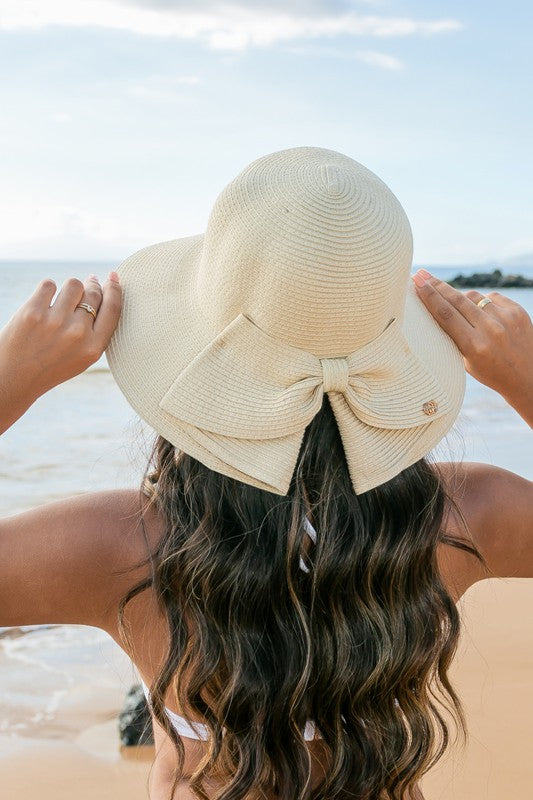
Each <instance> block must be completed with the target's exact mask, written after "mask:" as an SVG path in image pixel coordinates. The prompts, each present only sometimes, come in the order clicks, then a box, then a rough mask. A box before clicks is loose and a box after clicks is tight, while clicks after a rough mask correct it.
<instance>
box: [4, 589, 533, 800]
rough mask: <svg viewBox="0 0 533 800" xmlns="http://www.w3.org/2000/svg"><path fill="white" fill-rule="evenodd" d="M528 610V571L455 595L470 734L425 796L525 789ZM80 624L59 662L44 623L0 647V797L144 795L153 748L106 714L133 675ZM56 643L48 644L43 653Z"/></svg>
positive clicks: (449, 799)
mask: <svg viewBox="0 0 533 800" xmlns="http://www.w3.org/2000/svg"><path fill="white" fill-rule="evenodd" d="M532 608H533V580H510V579H503V580H490V581H484V582H482V583H479V584H476V585H475V586H473V587H472V588H471V589H470V590H469V592H468V593H467V594H466V595H465V597H464V598H463V600H462V601H461V604H460V610H461V615H462V618H463V624H464V628H463V634H462V637H461V644H460V648H459V651H458V654H457V657H456V659H455V662H454V665H453V668H452V674H451V678H452V681H453V682H454V685H455V687H456V689H457V691H458V692H459V695H460V697H461V699H462V700H463V703H464V706H465V710H466V714H467V719H468V723H469V728H470V741H469V744H468V747H467V749H466V751H465V752H464V753H462V754H461V753H460V752H459V751H457V750H455V751H453V752H450V754H449V755H448V756H446V757H445V758H444V759H443V761H441V762H440V763H439V765H437V767H435V768H434V769H433V770H432V772H431V773H429V774H428V775H427V776H426V778H425V779H424V780H423V781H422V788H423V791H424V795H425V798H426V800H507V798H509V799H510V798H512V799H513V800H515V798H516V800H525V798H528V797H531V775H530V772H531V766H530V763H531V752H533V726H532V723H531V713H532V709H533V621H532V620H533V615H532ZM78 630H79V629H78ZM91 631H92V629H86V630H85V632H84V633H83V636H84V637H85V639H84V641H83V642H82V645H80V646H79V647H78V650H77V651H76V654H75V658H74V657H72V658H71V662H72V663H70V665H67V666H66V667H65V666H64V665H62V664H61V665H59V661H60V659H58V660H56V661H53V660H52V661H50V660H46V658H44V657H43V656H42V647H43V645H42V642H43V641H44V637H45V636H48V637H49V638H50V639H53V637H54V635H55V634H54V631H49V632H48V631H47V632H41V633H39V634H38V635H39V636H41V639H42V641H41V645H40V648H41V649H40V651H39V653H40V655H39V659H36V658H32V657H30V656H28V652H29V651H26V650H24V648H23V647H19V648H18V649H17V647H14V649H13V648H12V652H9V653H8V654H6V652H5V651H1V650H0V681H1V683H0V686H1V687H2V695H3V697H4V698H6V697H8V698H9V701H8V707H7V712H6V713H7V717H6V716H4V714H2V717H0V719H2V718H3V723H4V724H3V725H2V727H1V728H0V771H1V776H2V792H1V796H2V798H4V797H5V798H6V800H11V798H16V799H17V800H30V798H31V800H33V798H35V797H39V798H40V800H66V798H69V800H70V798H72V797H76V799H77V800H89V798H91V800H95V798H98V800H108V798H109V800H111V798H112V799H113V800H143V799H144V800H146V798H147V797H148V791H147V781H148V773H149V769H150V763H151V757H152V755H153V750H152V748H149V747H145V748H125V749H121V748H120V743H119V738H118V731H117V722H116V717H117V714H118V711H119V710H120V708H121V706H122V703H123V699H124V695H125V692H126V691H127V689H128V687H129V685H130V684H131V682H133V680H134V677H135V676H134V673H133V672H132V670H131V667H130V666H129V663H128V661H127V659H126V657H125V656H124V655H123V654H122V652H121V651H120V650H119V649H118V648H117V647H116V645H114V644H113V643H112V642H111V641H110V640H106V639H105V638H102V637H103V634H102V635H100V634H98V633H97V634H94V635H93V638H92V639H91V638H90V633H91ZM67 633H68V636H67V639H66V641H65V642H63V641H62V640H59V641H60V649H61V647H62V646H63V647H64V648H65V652H67V648H69V649H68V652H72V647H73V645H72V642H74V641H76V639H75V637H76V635H77V634H76V629H70V631H68V630H67ZM31 635H32V636H33V634H31ZM69 637H70V638H69ZM21 638H23V637H21ZM57 647H58V645H57V641H56V642H54V651H57ZM8 650H9V648H8ZM14 656H15V659H14ZM98 659H100V660H98ZM37 661H39V663H35V662H37ZM15 666H18V667H19V669H18V670H17V671H16V672H14V667H15ZM67 672H68V675H69V676H70V677H69V680H68V681H65V677H64V676H65V674H66V673H67ZM30 675H33V687H32V694H31V698H30V699H31V702H28V699H27V695H24V692H27V689H28V679H29V676H30ZM54 681H55V683H54ZM17 685H18V690H19V692H20V698H18V695H17V691H16V687H17ZM54 685H55V690H54V689H53V687H54ZM54 691H55V692H56V696H57V699H56V701H55V702H53V703H51V702H50V697H51V696H52V697H53V696H54V695H53V692H54ZM6 692H7V693H6ZM41 695H42V696H41ZM17 698H18V699H17ZM39 709H41V711H39ZM43 709H44V710H43ZM46 709H48V710H46ZM36 710H37V711H36ZM6 719H7V720H8V724H7V725H6V724H5V721H6ZM17 725H18V726H19V727H18V728H17Z"/></svg>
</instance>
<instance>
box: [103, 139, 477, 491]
mask: <svg viewBox="0 0 533 800" xmlns="http://www.w3.org/2000/svg"><path fill="white" fill-rule="evenodd" d="M411 260H412V235H411V228H410V225H409V221H408V219H407V216H406V214H405V212H404V210H403V208H402V206H401V205H400V203H399V201H398V200H397V198H396V197H395V195H394V194H393V193H392V192H391V190H390V189H389V188H388V187H387V186H386V185H385V184H384V183H383V181H381V180H380V179H379V178H378V177H377V176H376V175H375V174H374V173H373V172H371V171H370V170H368V169H367V168H366V167H364V166H363V165H362V164H359V163H358V162H356V161H354V160H353V159H351V158H349V157H347V156H345V155H342V154H341V153H337V152H334V151H331V150H325V149H321V148H313V147H302V148H294V149H290V150H283V151H280V152H277V153H273V154H271V155H268V156H265V157H263V158H260V159H258V160H257V161H254V162H253V163H252V164H250V165H249V166H248V167H246V168H245V169H244V170H243V171H242V172H241V173H240V174H239V175H238V176H237V177H236V178H235V179H234V180H233V181H232V182H231V183H230V184H229V185H228V186H227V187H226V188H225V189H224V190H223V191H222V193H221V194H220V195H219V197H218V198H217V200H216V202H215V205H214V207H213V210H212V212H211V215H210V218H209V222H208V226H207V230H206V232H205V234H202V235H199V236H192V237H186V238H183V239H176V240H172V241H168V242H162V243H159V244H155V245H152V246H150V247H147V248H145V249H143V250H140V251H139V252H137V253H135V254H134V255H132V256H130V257H129V258H128V259H126V260H125V261H124V262H123V263H122V264H121V265H120V267H119V268H118V272H119V275H120V280H121V283H122V287H123V292H124V305H123V311H122V314H121V318H120V322H119V325H118V327H117V329H116V331H115V334H114V336H113V338H112V340H111V342H110V344H109V347H108V349H107V358H108V361H109V365H110V368H111V370H112V372H113V375H114V377H115V380H116V381H117V383H118V385H119V387H120V389H121V390H122V392H123V393H124V395H125V396H126V398H127V400H128V401H129V403H130V404H131V405H132V407H133V408H134V409H135V410H136V411H137V413H138V414H139V415H140V416H141V417H142V418H143V419H144V420H145V421H146V422H147V423H148V424H149V425H150V426H151V427H152V428H154V430H155V431H157V432H158V433H159V434H161V435H162V436H164V437H165V438H166V439H168V440H169V441H170V442H171V443H172V444H174V445H175V446H176V447H178V448H180V449H182V450H184V451H186V452H187V453H190V454H191V455H192V456H194V457H195V458H197V459H198V460H199V461H201V462H202V463H204V464H205V465H207V466H208V467H210V468H211V469H213V470H216V471H218V472H221V473H223V474H225V475H228V476H230V477H233V478H236V479H238V480H241V481H243V482H245V483H248V484H251V485H253V486H257V487H259V488H262V489H266V490H268V491H271V492H275V493H277V494H282V495H284V494H286V493H287V491H288V489H289V485H290V482H291V478H292V475H293V472H294V467H295V465H296V460H297V457H298V453H299V450H300V446H301V442H302V438H303V434H304V431H305V428H306V427H307V425H308V424H309V423H310V422H311V420H312V419H313V417H314V416H315V414H316V413H317V412H318V411H319V409H320V407H321V405H322V399H323V394H324V392H327V393H328V397H329V400H330V403H331V406H332V408H333V411H334V414H335V418H336V420H337V424H338V427H339V431H340V434H341V437H342V441H343V445H344V451H345V454H346V460H347V464H348V468H349V471H350V476H351V479H352V483H353V486H354V490H355V491H356V492H357V493H358V494H361V493H363V492H365V491H368V490H369V489H372V488H374V487H375V486H378V485H380V484H381V483H384V482H385V481H387V480H390V478H392V477H394V476H395V475H397V474H398V473H399V472H401V470H403V469H405V468H406V467H407V466H409V465H411V464H413V463H414V462H415V461H417V460H418V459H419V458H421V457H422V456H424V455H427V454H428V453H429V451H430V450H431V449H432V448H433V447H434V446H435V445H436V444H437V443H438V442H439V441H440V440H441V439H442V437H443V436H444V435H445V434H446V433H447V432H448V431H449V429H450V428H451V426H452V425H453V423H454V421H455V419H456V417H457V415H458V413H459V410H460V408H461V405H462V402H463V397H464V390H465V370H464V365H463V360H462V357H461V354H460V353H459V351H458V349H457V347H456V346H455V344H454V342H453V341H452V340H451V339H450V338H449V337H448V336H447V334H445V333H444V331H443V330H442V329H441V328H440V327H439V325H438V324H437V323H436V322H435V320H434V319H433V317H432V316H431V314H430V313H429V312H428V311H427V309H426V308H425V306H424V305H423V303H422V302H421V301H420V300H419V299H418V297H417V296H416V293H415V290H414V287H413V286H412V282H411V280H410V278H409V275H410V269H411Z"/></svg>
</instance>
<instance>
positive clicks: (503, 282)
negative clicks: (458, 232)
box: [446, 269, 533, 289]
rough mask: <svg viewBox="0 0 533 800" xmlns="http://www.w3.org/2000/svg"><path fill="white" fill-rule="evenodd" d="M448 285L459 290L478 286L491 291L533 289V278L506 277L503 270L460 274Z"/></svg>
mask: <svg viewBox="0 0 533 800" xmlns="http://www.w3.org/2000/svg"><path fill="white" fill-rule="evenodd" d="M446 283H449V284H450V286H454V287H456V288H458V289H468V288H473V287H478V286H483V287H485V286H487V287H490V288H491V289H497V288H502V289H530V288H532V287H533V278H526V277H525V276H524V275H520V274H519V273H509V274H508V275H504V274H503V272H502V271H501V269H494V270H493V271H492V272H473V273H472V274H471V275H463V274H462V273H459V274H458V275H456V276H455V277H454V278H450V279H449V280H448V281H446Z"/></svg>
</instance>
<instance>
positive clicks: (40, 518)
mask: <svg viewBox="0 0 533 800" xmlns="http://www.w3.org/2000/svg"><path fill="white" fill-rule="evenodd" d="M141 508H142V498H141V495H140V493H139V491H138V490H137V489H132V490H115V491H107V492H91V493H87V494H80V495H75V496H73V497H68V498H65V499H63V500H56V501H54V502H51V503H47V504H46V505H42V506H38V507H37V508H34V509H31V510H30V511H25V512H23V513H20V514H16V515H13V516H10V517H5V518H3V519H2V520H0V562H1V563H2V564H3V567H2V581H1V582H0V625H26V624H39V623H54V622H57V623H79V624H87V625H95V626H98V627H103V628H107V625H108V620H109V619H111V618H112V617H113V614H114V613H116V608H117V603H118V602H119V600H120V597H121V595H122V594H123V593H125V592H126V591H127V590H128V589H129V588H130V587H131V586H132V585H134V584H135V583H136V582H138V581H139V580H141V579H142V577H143V575H144V574H146V573H147V571H148V570H147V567H146V566H144V567H143V566H142V562H143V561H146V558H147V555H148V550H149V548H150V547H151V545H152V544H153V542H150V537H154V536H156V535H157V534H158V531H159V530H160V526H159V525H158V523H157V517H156V515H155V512H153V511H152V512H150V511H147V513H146V515H145V516H146V521H147V522H148V524H146V525H143V524H142V522H141V517H142V514H141Z"/></svg>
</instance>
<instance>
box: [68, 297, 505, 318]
mask: <svg viewBox="0 0 533 800" xmlns="http://www.w3.org/2000/svg"><path fill="white" fill-rule="evenodd" d="M489 303H490V300H489ZM76 308H84V309H85V311H88V312H89V314H92V315H93V317H94V318H95V319H96V311H95V309H94V308H93V307H92V306H90V305H89V303H78V305H77V306H76Z"/></svg>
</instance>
